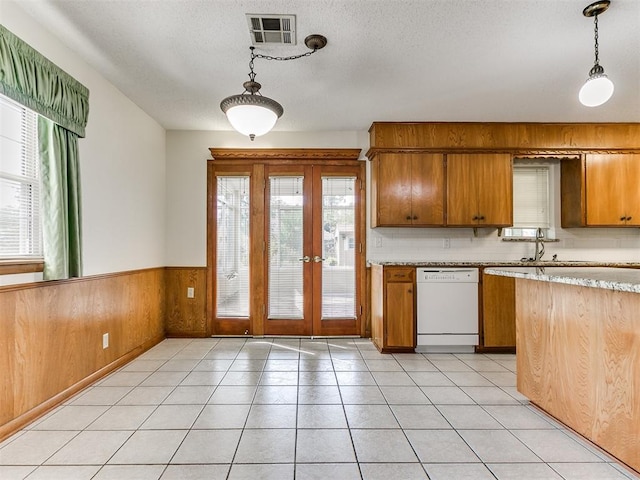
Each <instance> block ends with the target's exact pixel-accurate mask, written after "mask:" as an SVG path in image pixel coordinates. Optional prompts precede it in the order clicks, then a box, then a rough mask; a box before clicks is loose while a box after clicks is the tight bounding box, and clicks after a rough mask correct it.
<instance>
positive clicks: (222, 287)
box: [216, 176, 250, 318]
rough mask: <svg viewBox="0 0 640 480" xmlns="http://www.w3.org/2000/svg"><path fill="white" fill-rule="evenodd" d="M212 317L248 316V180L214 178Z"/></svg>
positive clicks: (241, 178)
mask: <svg viewBox="0 0 640 480" xmlns="http://www.w3.org/2000/svg"><path fill="white" fill-rule="evenodd" d="M216 200H217V215H218V216H217V225H216V226H217V251H216V254H217V255H216V315H217V316H218V317H230V318H234V317H241V318H246V317H248V316H249V247H250V246H249V238H250V237H249V223H250V222H249V220H250V208H249V177H248V176H246V177H218V182H217V199H216Z"/></svg>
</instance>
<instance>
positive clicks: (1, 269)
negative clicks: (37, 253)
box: [0, 258, 44, 275]
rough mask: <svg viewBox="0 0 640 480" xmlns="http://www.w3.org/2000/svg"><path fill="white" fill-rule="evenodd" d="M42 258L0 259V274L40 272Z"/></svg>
mask: <svg viewBox="0 0 640 480" xmlns="http://www.w3.org/2000/svg"><path fill="white" fill-rule="evenodd" d="M43 270H44V260H42V259H41V258H28V259H27V258H8V259H0V275H14V274H18V273H33V272H42V271H43Z"/></svg>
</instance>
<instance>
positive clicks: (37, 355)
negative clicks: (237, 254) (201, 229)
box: [0, 268, 165, 440]
mask: <svg viewBox="0 0 640 480" xmlns="http://www.w3.org/2000/svg"><path fill="white" fill-rule="evenodd" d="M164 277H165V269H164V268H153V269H146V270H136V271H131V272H122V273H116V274H108V275H97V276H92V277H84V278H77V279H71V280H60V281H52V282H39V283H31V284H24V285H12V286H7V287H1V288H0V372H1V374H0V440H2V439H3V438H6V437H7V436H9V435H10V434H12V433H13V432H15V431H17V430H19V429H20V428H22V427H24V426H25V425H27V424H28V423H29V422H31V421H33V420H34V419H35V418H37V417H39V416H40V415H42V414H43V413H45V412H46V411H47V410H49V409H51V408H52V407H54V406H56V405H57V404H59V403H60V402H62V401H63V400H65V399H66V398H68V397H70V396H71V395H73V394H75V393H76V392H78V391H79V390H80V389H82V388H84V387H86V386H87V385H89V384H90V383H92V382H94V381H95V380H96V379H98V378H100V377H101V376H103V375H105V374H106V373H108V372H110V371H111V370H113V369H115V368H117V367H119V366H120V365H122V364H124V363H125V362H127V361H129V360H131V359H132V358H134V357H136V356H137V355H139V354H140V353H142V352H143V351H144V350H146V349H148V348H150V347H151V346H153V345H155V344H156V343H158V342H160V341H161V340H162V339H163V338H164V317H165V314H164V309H165V285H164ZM105 333H108V334H109V347H108V348H106V349H103V348H102V340H103V334H105Z"/></svg>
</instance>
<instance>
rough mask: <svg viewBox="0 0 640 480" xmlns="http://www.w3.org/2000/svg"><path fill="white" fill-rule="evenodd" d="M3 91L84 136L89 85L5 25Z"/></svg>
mask: <svg viewBox="0 0 640 480" xmlns="http://www.w3.org/2000/svg"><path fill="white" fill-rule="evenodd" d="M0 93H2V94H3V95H6V96H7V97H9V98H12V99H13V100H15V101H16V102H18V103H20V104H22V105H24V106H25V107H27V108H30V109H31V110H33V111H34V112H36V113H39V114H40V115H42V116H44V117H47V118H49V119H51V120H53V121H54V122H56V123H57V124H58V125H60V126H61V127H64V128H66V129H67V130H70V131H72V132H74V133H75V134H76V135H78V136H80V137H84V129H85V127H86V125H87V117H88V116H89V90H88V89H87V87H85V86H84V85H82V84H81V83H80V82H78V81H77V80H76V79H75V78H73V77H72V76H71V75H69V74H68V73H67V72H65V71H64V70H62V69H61V68H60V67H58V66H57V65H56V64H54V63H53V62H51V61H50V60H48V59H47V58H45V57H43V56H42V55H41V54H40V53H38V51H36V50H34V49H33V48H32V47H31V46H29V45H28V44H27V43H25V42H24V41H23V40H21V39H20V38H18V37H16V36H15V35H14V34H13V33H11V32H10V31H9V30H7V29H6V28H5V27H4V26H2V25H0Z"/></svg>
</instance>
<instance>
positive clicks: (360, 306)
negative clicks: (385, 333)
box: [360, 305, 362, 316]
mask: <svg viewBox="0 0 640 480" xmlns="http://www.w3.org/2000/svg"><path fill="white" fill-rule="evenodd" d="M360 316H362V305H360Z"/></svg>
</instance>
